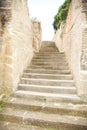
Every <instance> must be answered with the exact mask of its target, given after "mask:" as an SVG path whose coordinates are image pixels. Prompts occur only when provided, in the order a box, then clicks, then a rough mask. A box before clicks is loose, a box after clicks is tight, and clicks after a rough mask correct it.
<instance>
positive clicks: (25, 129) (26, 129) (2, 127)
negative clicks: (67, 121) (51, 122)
mask: <svg viewBox="0 0 87 130" xmlns="http://www.w3.org/2000/svg"><path fill="white" fill-rule="evenodd" d="M0 130H57V129H53V128H52V129H50V128H42V127H39V126H32V125H25V124H19V123H13V122H8V121H7V122H6V121H4V122H2V121H0Z"/></svg>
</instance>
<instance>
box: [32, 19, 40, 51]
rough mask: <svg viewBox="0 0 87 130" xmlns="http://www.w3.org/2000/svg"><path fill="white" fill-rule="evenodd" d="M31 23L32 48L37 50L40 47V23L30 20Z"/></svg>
mask: <svg viewBox="0 0 87 130" xmlns="http://www.w3.org/2000/svg"><path fill="white" fill-rule="evenodd" d="M32 24H33V48H34V52H38V51H39V49H40V47H41V39H42V30H41V23H40V22H38V21H34V20H32Z"/></svg>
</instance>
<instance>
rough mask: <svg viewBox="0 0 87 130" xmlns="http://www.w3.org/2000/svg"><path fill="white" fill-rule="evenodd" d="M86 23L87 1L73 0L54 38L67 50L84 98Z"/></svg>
mask: <svg viewBox="0 0 87 130" xmlns="http://www.w3.org/2000/svg"><path fill="white" fill-rule="evenodd" d="M84 2H85V3H84ZM84 6H85V7H84ZM86 24H87V1H85V0H84V1H83V0H72V3H71V6H70V10H69V13H68V17H67V20H66V22H65V23H62V25H61V27H60V29H59V30H57V32H56V33H55V35H54V39H53V40H54V41H55V42H56V46H57V47H59V50H60V51H61V52H65V54H66V57H67V59H68V62H69V66H70V69H71V71H72V73H73V76H74V78H75V80H76V86H77V92H78V95H80V96H81V97H83V98H84V97H87V76H86V75H87V58H86V57H87V53H86V52H87V29H86V28H87V25H86ZM82 66H83V67H82ZM84 81H85V82H84Z"/></svg>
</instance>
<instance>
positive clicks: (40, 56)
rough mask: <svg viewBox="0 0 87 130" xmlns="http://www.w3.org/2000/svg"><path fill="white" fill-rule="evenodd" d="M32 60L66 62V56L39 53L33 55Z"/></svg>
mask: <svg viewBox="0 0 87 130" xmlns="http://www.w3.org/2000/svg"><path fill="white" fill-rule="evenodd" d="M33 60H50V61H54V62H55V61H57V62H66V58H65V57H59V56H55V55H51V56H50V55H48V56H44V55H39V56H34V57H33Z"/></svg>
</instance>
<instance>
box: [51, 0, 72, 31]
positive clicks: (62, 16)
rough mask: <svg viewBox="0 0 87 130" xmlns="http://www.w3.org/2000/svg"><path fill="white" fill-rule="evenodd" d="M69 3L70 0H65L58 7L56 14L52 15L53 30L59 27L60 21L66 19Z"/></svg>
mask: <svg viewBox="0 0 87 130" xmlns="http://www.w3.org/2000/svg"><path fill="white" fill-rule="evenodd" d="M70 3H71V0H65V2H64V3H63V5H62V6H61V7H60V8H59V10H58V12H57V14H56V16H55V17H54V22H53V27H54V29H55V30H57V29H58V28H60V25H61V22H62V21H64V20H66V18H67V15H68V10H69V7H70Z"/></svg>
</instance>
